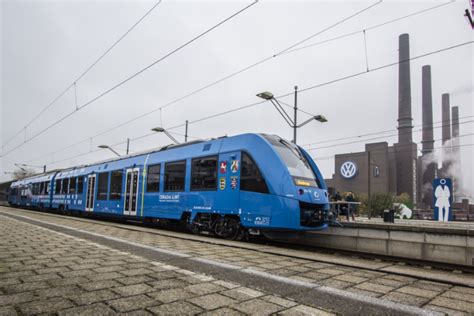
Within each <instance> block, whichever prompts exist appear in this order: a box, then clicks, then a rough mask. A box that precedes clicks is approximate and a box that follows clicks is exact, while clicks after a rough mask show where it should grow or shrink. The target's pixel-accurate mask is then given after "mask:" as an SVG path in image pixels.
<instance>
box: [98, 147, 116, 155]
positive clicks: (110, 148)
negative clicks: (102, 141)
mask: <svg viewBox="0 0 474 316" xmlns="http://www.w3.org/2000/svg"><path fill="white" fill-rule="evenodd" d="M97 147H99V148H101V149H108V150H110V151H111V152H113V153H114V154H116V155H117V156H118V157H120V154H119V153H118V152H116V151H115V150H114V149H113V148H112V147H110V146H108V145H99V146H97Z"/></svg>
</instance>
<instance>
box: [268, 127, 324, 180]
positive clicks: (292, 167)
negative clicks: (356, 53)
mask: <svg viewBox="0 0 474 316" xmlns="http://www.w3.org/2000/svg"><path fill="white" fill-rule="evenodd" d="M265 138H266V140H268V141H269V142H270V144H272V145H273V148H274V149H275V151H276V152H277V153H278V155H279V156H280V158H281V159H282V160H283V162H284V163H285V164H286V166H287V167H288V171H289V172H290V174H291V176H292V177H293V181H294V182H295V184H296V185H303V186H311V187H317V188H319V187H321V183H320V181H319V179H318V178H317V177H316V174H315V173H314V171H313V169H312V168H311V165H310V163H309V161H308V160H307V158H306V157H305V155H304V154H303V152H302V151H301V149H300V148H298V146H296V145H295V144H293V143H290V142H288V141H286V140H284V139H281V138H279V137H278V136H270V135H265Z"/></svg>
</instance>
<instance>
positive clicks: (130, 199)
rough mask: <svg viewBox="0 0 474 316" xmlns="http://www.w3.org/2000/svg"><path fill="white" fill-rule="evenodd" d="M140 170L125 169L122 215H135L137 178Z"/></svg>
mask: <svg viewBox="0 0 474 316" xmlns="http://www.w3.org/2000/svg"><path fill="white" fill-rule="evenodd" d="M139 174H140V168H133V169H127V173H126V176H125V201H124V205H123V214H124V215H137V205H138V180H139V179H138V177H139Z"/></svg>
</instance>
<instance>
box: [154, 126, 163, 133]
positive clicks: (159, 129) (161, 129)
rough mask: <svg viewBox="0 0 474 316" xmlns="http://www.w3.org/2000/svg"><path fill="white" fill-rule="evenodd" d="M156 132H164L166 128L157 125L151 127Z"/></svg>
mask: <svg viewBox="0 0 474 316" xmlns="http://www.w3.org/2000/svg"><path fill="white" fill-rule="evenodd" d="M151 130H152V131H154V132H158V133H163V132H164V131H165V129H164V128H163V127H155V128H152V129H151Z"/></svg>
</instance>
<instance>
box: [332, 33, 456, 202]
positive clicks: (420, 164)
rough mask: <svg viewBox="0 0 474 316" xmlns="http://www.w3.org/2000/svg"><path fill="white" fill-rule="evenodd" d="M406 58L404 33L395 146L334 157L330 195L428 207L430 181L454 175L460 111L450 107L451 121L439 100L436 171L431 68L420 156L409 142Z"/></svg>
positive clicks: (426, 74)
mask: <svg viewBox="0 0 474 316" xmlns="http://www.w3.org/2000/svg"><path fill="white" fill-rule="evenodd" d="M409 59H410V47H409V36H408V34H402V35H400V37H399V82H398V142H397V143H395V144H393V146H389V144H388V143H387V142H379V143H371V144H366V145H365V151H362V152H355V153H346V154H339V155H336V156H335V173H334V174H333V175H332V177H331V178H330V179H326V183H327V185H328V187H329V188H330V191H335V190H337V191H340V192H347V191H353V192H355V193H358V194H368V193H370V194H372V193H391V194H394V195H400V194H402V193H407V194H408V195H409V196H410V197H411V199H412V201H413V202H414V203H415V204H416V205H417V206H418V207H420V208H425V209H426V208H431V203H432V202H431V201H432V188H431V183H432V181H433V179H434V178H436V177H437V176H438V175H439V176H442V177H450V176H451V175H452V174H453V170H451V169H452V167H453V161H457V165H459V154H460V153H459V147H458V146H459V140H458V136H459V110H458V107H453V108H452V113H453V114H452V118H451V117H450V111H451V108H450V104H449V94H443V95H442V133H443V146H446V148H445V150H444V155H445V156H444V157H443V166H442V168H440V169H438V166H437V163H436V159H435V157H434V139H433V102H432V91H431V68H430V66H429V65H427V66H423V69H422V116H423V117H422V121H423V125H422V142H421V143H422V148H421V156H418V146H417V144H416V143H414V142H413V138H412V130H413V123H412V121H413V118H412V110H411V81H410V61H409ZM451 119H452V124H451ZM451 125H452V133H451ZM451 134H452V136H453V139H451ZM452 146H454V147H452ZM451 147H452V149H451ZM451 177H452V176H451ZM459 181H460V177H459V179H458V178H457V177H455V178H454V179H453V182H454V186H455V187H456V185H458V186H457V187H458V188H459V187H460V185H459V184H460V182H459ZM455 193H456V189H455Z"/></svg>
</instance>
